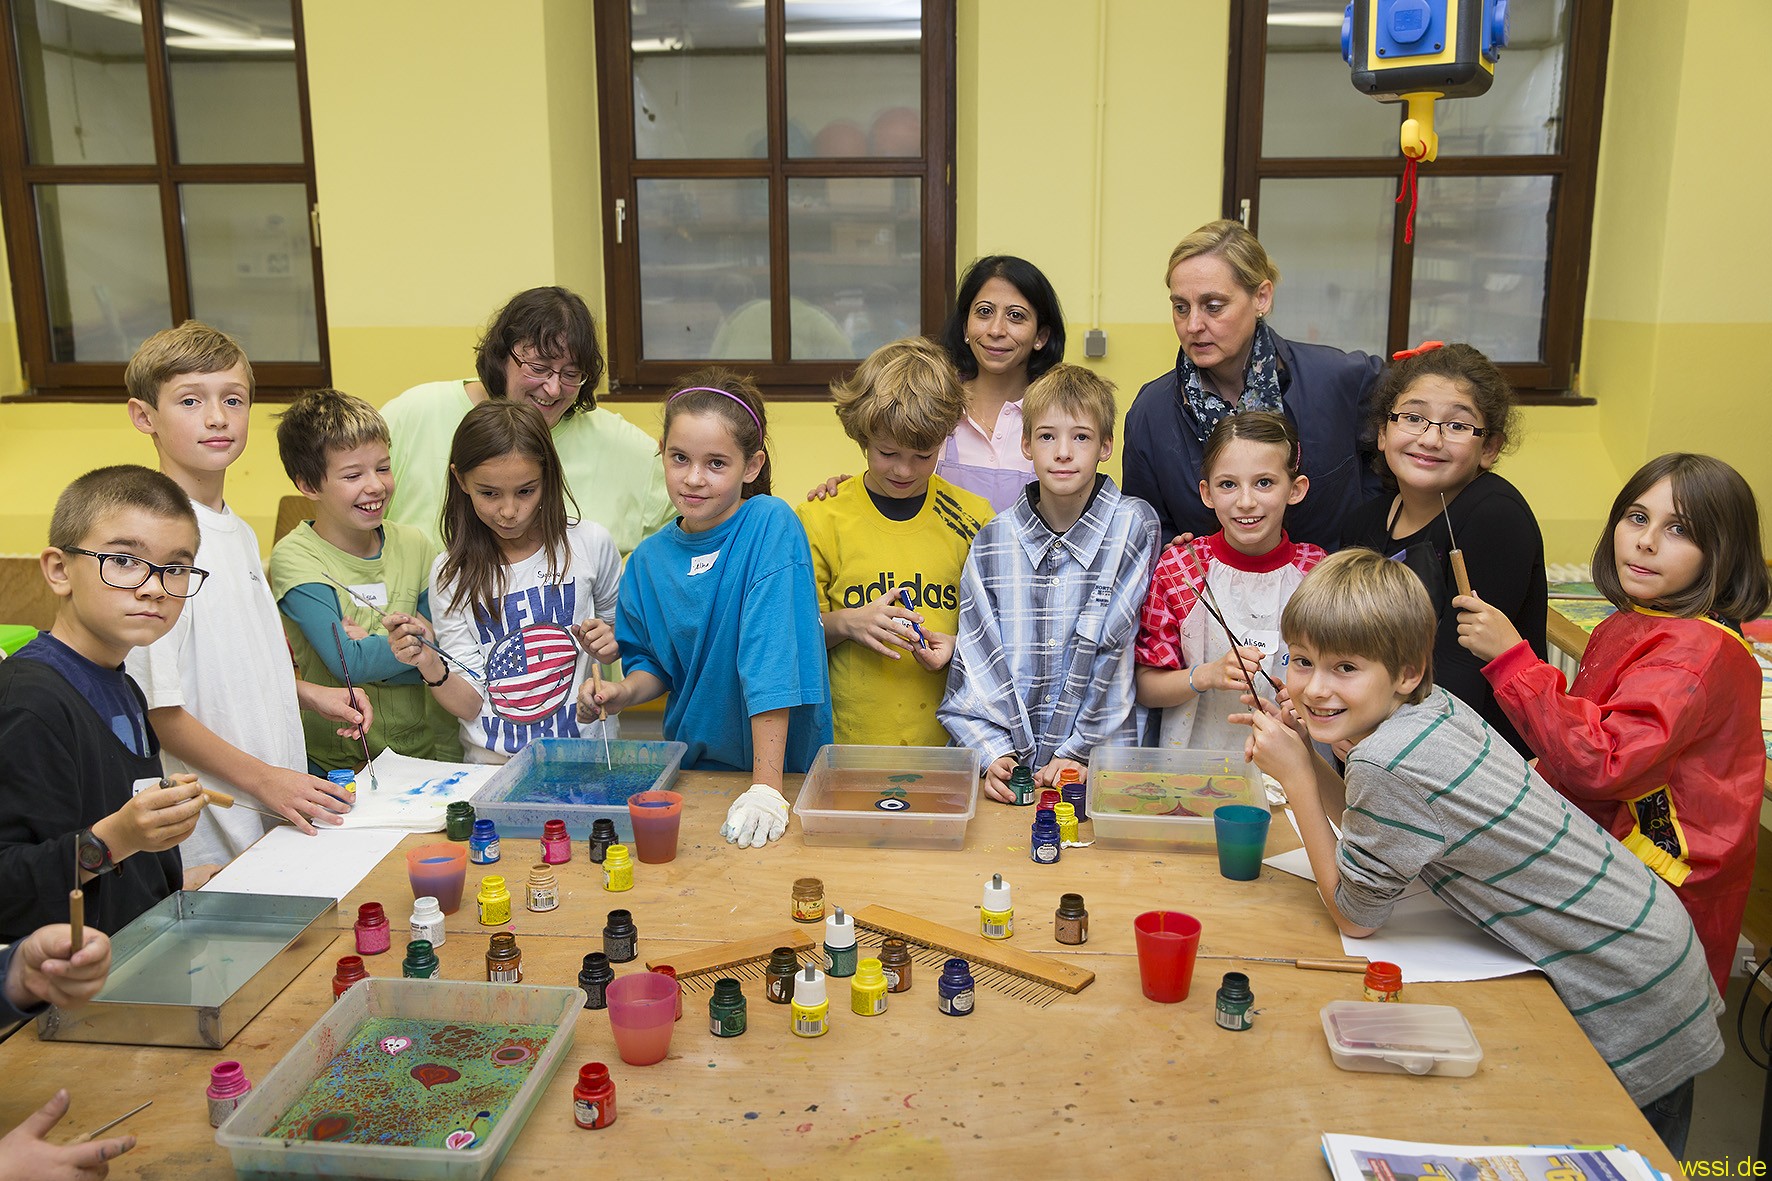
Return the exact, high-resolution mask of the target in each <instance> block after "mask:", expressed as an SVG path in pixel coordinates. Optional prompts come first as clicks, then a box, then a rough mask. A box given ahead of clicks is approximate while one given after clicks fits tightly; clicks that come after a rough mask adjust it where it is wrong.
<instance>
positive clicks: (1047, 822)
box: [1028, 808, 1062, 865]
mask: <svg viewBox="0 0 1772 1181" xmlns="http://www.w3.org/2000/svg"><path fill="white" fill-rule="evenodd" d="M1061 848H1062V845H1061V842H1060V841H1059V837H1058V817H1057V816H1055V815H1053V813H1052V810H1051V809H1050V808H1041V809H1039V810H1038V811H1036V812H1035V813H1034V832H1033V836H1032V837H1031V838H1030V839H1029V841H1028V858H1029V859H1030V860H1031V861H1033V862H1034V863H1035V864H1036V865H1056V864H1058V855H1059V852H1060V851H1061Z"/></svg>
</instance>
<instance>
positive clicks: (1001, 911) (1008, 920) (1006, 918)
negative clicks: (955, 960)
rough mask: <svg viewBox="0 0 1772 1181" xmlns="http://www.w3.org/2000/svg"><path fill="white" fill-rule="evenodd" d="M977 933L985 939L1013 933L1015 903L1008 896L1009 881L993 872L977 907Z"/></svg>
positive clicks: (1007, 936) (1004, 936) (1004, 937)
mask: <svg viewBox="0 0 1772 1181" xmlns="http://www.w3.org/2000/svg"><path fill="white" fill-rule="evenodd" d="M978 933H979V934H980V935H983V936H984V937H985V938H986V939H1007V938H1009V937H1010V936H1011V935H1013V934H1015V903H1014V901H1013V900H1012V899H1011V897H1010V893H1009V883H1008V882H1006V881H1004V880H1003V875H1002V874H1000V873H994V874H992V875H991V880H990V881H989V882H988V883H987V884H986V885H985V888H984V902H983V904H982V905H980V906H979V908H978Z"/></svg>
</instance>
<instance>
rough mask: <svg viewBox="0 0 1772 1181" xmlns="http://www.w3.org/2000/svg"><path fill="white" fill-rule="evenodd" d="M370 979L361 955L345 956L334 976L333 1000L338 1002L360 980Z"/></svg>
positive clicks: (339, 962) (341, 959)
mask: <svg viewBox="0 0 1772 1181" xmlns="http://www.w3.org/2000/svg"><path fill="white" fill-rule="evenodd" d="M367 979H369V972H368V971H367V970H366V969H365V968H364V967H363V957H362V956H360V955H347V956H343V957H341V958H340V959H339V961H338V969H337V971H336V972H334V973H333V976H332V999H333V1000H335V1001H336V1000H337V999H338V998H339V997H341V996H343V995H344V994H345V990H346V989H348V988H349V987H351V985H353V984H355V983H357V981H359V980H367Z"/></svg>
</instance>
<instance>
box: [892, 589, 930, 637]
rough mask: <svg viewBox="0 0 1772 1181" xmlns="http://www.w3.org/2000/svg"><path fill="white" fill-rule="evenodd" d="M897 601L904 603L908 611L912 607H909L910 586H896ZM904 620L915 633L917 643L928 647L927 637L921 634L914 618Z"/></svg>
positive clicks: (919, 625) (919, 626) (920, 629)
mask: <svg viewBox="0 0 1772 1181" xmlns="http://www.w3.org/2000/svg"><path fill="white" fill-rule="evenodd" d="M898 601H899V602H901V603H903V604H904V609H905V610H906V611H909V610H911V609H912V608H911V588H910V587H908V586H901V587H899V588H898ZM905 622H906V623H908V624H910V625H911V630H912V631H914V632H916V633H917V643H919V644H921V645H923V647H924V648H928V647H929V637H928V636H926V635H924V634H923V627H922V625H921V624H919V623H918V622H917V621H916V620H914V619H907V620H905Z"/></svg>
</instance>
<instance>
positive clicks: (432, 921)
mask: <svg viewBox="0 0 1772 1181" xmlns="http://www.w3.org/2000/svg"><path fill="white" fill-rule="evenodd" d="M443 926H444V924H443V911H442V909H441V908H440V907H439V906H438V905H437V900H436V899H435V898H433V897H431V896H430V895H429V894H426V895H425V896H424V897H423V898H419V899H416V900H414V902H413V904H412V917H411V918H410V919H407V920H406V929H407V931H408V932H409V934H408V935H407V938H408V939H423V940H424V941H425V942H426V943H429V944H430V945H431V946H432V947H433V948H437V947H442V946H443V941H444V939H445V938H447V936H446V934H445V933H444V930H443Z"/></svg>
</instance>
